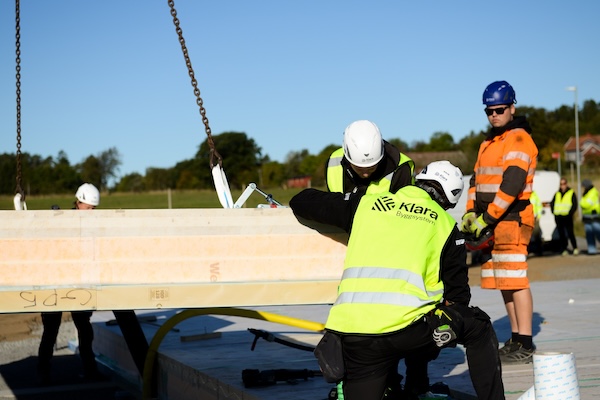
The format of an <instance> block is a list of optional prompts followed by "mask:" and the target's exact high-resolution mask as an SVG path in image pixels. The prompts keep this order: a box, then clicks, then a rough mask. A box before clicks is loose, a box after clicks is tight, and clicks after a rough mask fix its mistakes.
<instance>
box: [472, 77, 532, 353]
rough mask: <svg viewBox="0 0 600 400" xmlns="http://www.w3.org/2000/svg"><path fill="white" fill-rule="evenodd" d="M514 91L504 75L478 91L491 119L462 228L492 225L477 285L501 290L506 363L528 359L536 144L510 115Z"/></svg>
mask: <svg viewBox="0 0 600 400" xmlns="http://www.w3.org/2000/svg"><path fill="white" fill-rule="evenodd" d="M516 102H517V101H516V95H515V91H514V89H513V88H512V86H511V85H510V84H509V83H508V82H506V81H497V82H493V83H491V84H490V85H488V86H487V88H486V89H485V91H484V92H483V104H485V106H486V108H485V113H486V115H487V117H488V121H489V123H490V124H491V129H490V130H489V131H488V132H487V134H486V138H485V140H484V141H483V143H481V146H480V148H479V154H478V156H477V161H476V162H475V168H474V173H473V175H472V177H471V182H470V188H469V193H468V198H467V209H466V213H465V215H464V216H463V219H462V223H461V230H462V231H463V232H467V233H471V234H473V235H474V236H475V237H476V238H477V237H480V236H481V235H482V233H485V232H486V230H489V229H492V230H493V233H494V244H493V248H492V251H491V255H490V258H489V260H488V261H487V262H485V263H483V265H482V267H481V287H482V288H484V289H499V290H500V291H501V293H502V297H503V300H504V304H505V306H506V311H507V314H508V318H509V320H510V326H511V331H512V336H511V338H510V339H508V340H507V341H506V342H505V345H504V347H502V348H501V349H500V350H499V353H500V359H501V361H502V362H503V363H506V364H524V363H529V362H531V361H532V360H533V353H534V352H535V345H534V344H533V339H532V328H533V327H532V325H533V321H532V320H533V298H532V295H531V290H530V288H529V279H528V278H527V253H528V252H527V246H528V244H529V241H530V239H531V233H532V231H533V227H534V223H535V218H534V214H533V207H532V205H531V203H530V202H529V196H530V195H531V191H532V187H533V176H534V173H535V167H536V158H537V154H538V149H537V147H536V145H535V143H534V142H533V139H532V138H531V128H530V126H529V123H528V122H527V120H526V118H525V117H519V116H515V104H516Z"/></svg>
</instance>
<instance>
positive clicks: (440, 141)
mask: <svg viewBox="0 0 600 400" xmlns="http://www.w3.org/2000/svg"><path fill="white" fill-rule="evenodd" d="M455 149H456V145H455V144H454V138H453V137H452V135H450V134H449V133H448V132H435V133H434V134H433V135H431V138H430V139H429V151H452V150H455Z"/></svg>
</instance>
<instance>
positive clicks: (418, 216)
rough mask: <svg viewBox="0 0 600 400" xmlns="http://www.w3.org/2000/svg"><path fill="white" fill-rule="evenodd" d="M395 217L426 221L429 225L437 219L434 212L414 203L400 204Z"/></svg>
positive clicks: (436, 214)
mask: <svg viewBox="0 0 600 400" xmlns="http://www.w3.org/2000/svg"><path fill="white" fill-rule="evenodd" d="M396 216H398V217H402V218H407V219H414V220H420V221H426V222H428V223H430V224H433V223H434V221H435V220H436V219H438V213H437V212H436V211H434V210H431V209H429V208H427V207H422V206H418V205H416V204H415V203H404V202H402V204H400V206H399V207H398V211H396Z"/></svg>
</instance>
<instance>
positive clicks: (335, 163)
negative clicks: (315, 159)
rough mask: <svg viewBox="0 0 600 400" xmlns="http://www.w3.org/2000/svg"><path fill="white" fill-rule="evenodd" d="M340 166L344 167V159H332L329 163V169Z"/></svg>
mask: <svg viewBox="0 0 600 400" xmlns="http://www.w3.org/2000/svg"><path fill="white" fill-rule="evenodd" d="M340 165H342V157H332V158H330V159H329V162H328V163H327V166H328V167H339V166H340Z"/></svg>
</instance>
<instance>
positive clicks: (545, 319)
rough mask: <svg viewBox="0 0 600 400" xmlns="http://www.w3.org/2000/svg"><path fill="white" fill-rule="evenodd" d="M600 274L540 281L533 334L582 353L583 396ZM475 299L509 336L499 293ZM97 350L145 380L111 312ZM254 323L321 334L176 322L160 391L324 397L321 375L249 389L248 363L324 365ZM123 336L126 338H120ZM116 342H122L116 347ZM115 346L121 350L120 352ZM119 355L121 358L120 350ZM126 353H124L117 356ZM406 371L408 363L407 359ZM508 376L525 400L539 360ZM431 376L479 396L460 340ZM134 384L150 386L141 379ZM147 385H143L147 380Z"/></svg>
mask: <svg viewBox="0 0 600 400" xmlns="http://www.w3.org/2000/svg"><path fill="white" fill-rule="evenodd" d="M599 285H600V280H599V279H587V280H571V281H555V282H534V283H532V292H533V297H534V303H535V305H534V309H535V315H534V341H535V344H536V345H537V347H538V351H543V352H572V353H574V355H575V359H576V367H577V375H578V378H579V391H580V394H581V398H582V399H588V398H596V397H600V368H599V367H600V345H599V344H600V333H599V329H598V328H599V324H598V322H597V320H596V319H595V317H596V316H597V315H599V312H600V295H598V290H597V288H598V286H599ZM472 292H473V300H472V304H473V305H478V306H480V307H481V308H482V309H484V310H485V311H486V312H487V313H488V314H489V315H490V317H491V318H492V320H493V323H494V328H495V329H496V332H497V333H498V337H499V339H500V340H501V341H504V340H506V339H507V338H508V337H509V336H510V327H509V324H508V320H507V318H506V313H505V310H504V305H503V304H502V300H501V296H500V293H499V292H497V291H489V290H482V289H480V288H477V287H473V288H472ZM257 309H259V310H264V311H268V312H272V313H276V314H281V315H286V316H291V317H296V318H301V319H307V320H312V321H318V322H324V321H325V319H326V316H327V313H328V309H329V307H328V306H326V305H315V306H309V305H303V306H269V307H260V308H257ZM175 312H176V311H175V310H166V311H161V312H158V313H154V315H156V316H157V322H156V323H153V324H148V323H142V327H143V329H144V332H145V333H146V336H147V337H148V340H149V341H150V340H151V338H152V337H153V336H154V334H155V333H156V331H157V330H158V326H156V325H161V324H162V323H164V321H166V320H167V319H168V318H170V317H172V316H173V315H174V314H175ZM93 318H94V321H95V322H96V323H95V324H94V329H95V332H96V340H95V343H94V345H95V349H96V351H97V352H98V354H99V356H100V358H101V359H104V360H105V361H108V362H109V363H112V364H113V365H114V366H118V368H120V369H121V370H125V371H129V372H128V374H129V376H132V377H133V376H135V377H136V378H134V379H139V376H138V375H137V372H136V371H135V367H133V363H132V362H131V360H129V366H128V364H127V360H126V359H127V358H128V357H129V355H128V354H126V353H124V352H123V350H122V349H123V347H124V344H123V343H122V338H121V337H120V332H119V330H118V327H114V326H106V325H105V323H104V322H105V321H106V320H108V319H111V318H112V314H110V313H100V312H97V313H95V314H94V317H93ZM248 328H254V329H264V330H266V331H270V332H273V333H274V334H276V335H277V336H278V337H285V338H287V339H290V340H297V341H299V342H302V343H305V344H308V345H316V343H317V342H318V340H319V339H320V336H321V335H320V334H319V333H314V332H310V331H306V330H303V329H298V328H294V327H290V326H285V325H279V324H273V323H270V322H266V321H259V320H248V319H242V318H238V317H231V316H218V315H214V316H212V315H211V316H201V317H194V318H191V319H188V320H185V321H183V322H181V323H180V324H179V325H177V327H176V329H177V331H175V330H173V331H171V332H169V334H167V336H166V337H165V340H164V342H163V343H162V344H161V346H160V348H159V353H158V369H159V374H158V376H159V379H158V386H159V398H161V399H166V398H177V399H182V400H185V399H192V398H193V399H198V398H202V399H209V400H212V399H219V400H223V399H239V398H244V399H263V400H271V399H273V400H275V399H280V398H284V397H285V398H286V399H325V398H326V396H327V393H328V392H329V390H330V389H331V387H332V386H331V385H330V384H327V383H326V382H325V381H324V380H323V379H322V378H320V377H315V378H308V379H307V380H306V381H304V380H299V381H297V382H295V383H294V384H290V383H285V382H280V383H277V384H276V385H273V386H269V387H263V388H248V389H247V388H244V385H243V382H242V371H243V370H244V369H259V370H261V371H262V370H270V369H280V368H286V369H305V368H306V369H309V370H317V369H318V366H317V363H316V360H315V359H314V358H313V355H312V354H311V353H310V352H305V351H301V350H297V349H293V348H289V347H286V346H283V345H281V344H278V343H273V342H266V341H264V340H262V339H260V340H259V341H258V343H257V345H256V348H255V350H254V351H251V346H252V342H253V340H254V336H253V335H252V334H251V333H249V332H248V331H247V329H248ZM210 332H221V336H220V337H218V338H213V339H207V340H197V341H189V342H182V341H181V337H182V336H187V335H197V334H201V333H210ZM119 343H120V344H119ZM115 346H116V347H115ZM114 349H118V350H117V351H116V352H115V351H114ZM115 354H117V355H118V357H117V356H116V355H115ZM117 358H120V359H117ZM400 372H401V373H402V372H403V363H401V365H400ZM503 377H504V384H505V393H506V398H507V399H508V400H516V399H519V397H521V396H522V395H523V394H524V393H525V392H526V391H527V390H528V389H529V388H530V387H531V386H533V383H534V372H533V365H532V364H528V365H517V366H504V367H503ZM430 380H431V382H432V383H433V382H437V381H443V382H445V383H446V384H448V385H449V386H450V388H451V389H453V390H454V391H456V392H457V393H456V396H455V397H456V398H459V399H460V398H462V399H472V398H474V390H473V387H472V385H471V381H470V378H469V374H468V367H467V364H466V357H465V353H464V350H463V348H462V347H461V346H458V347H456V348H453V349H445V350H443V351H442V353H441V355H440V357H439V358H438V359H437V360H435V361H433V362H432V363H431V364H430ZM135 384H139V385H143V383H142V382H141V381H140V380H138V381H137V382H135ZM140 387H141V386H140Z"/></svg>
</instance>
